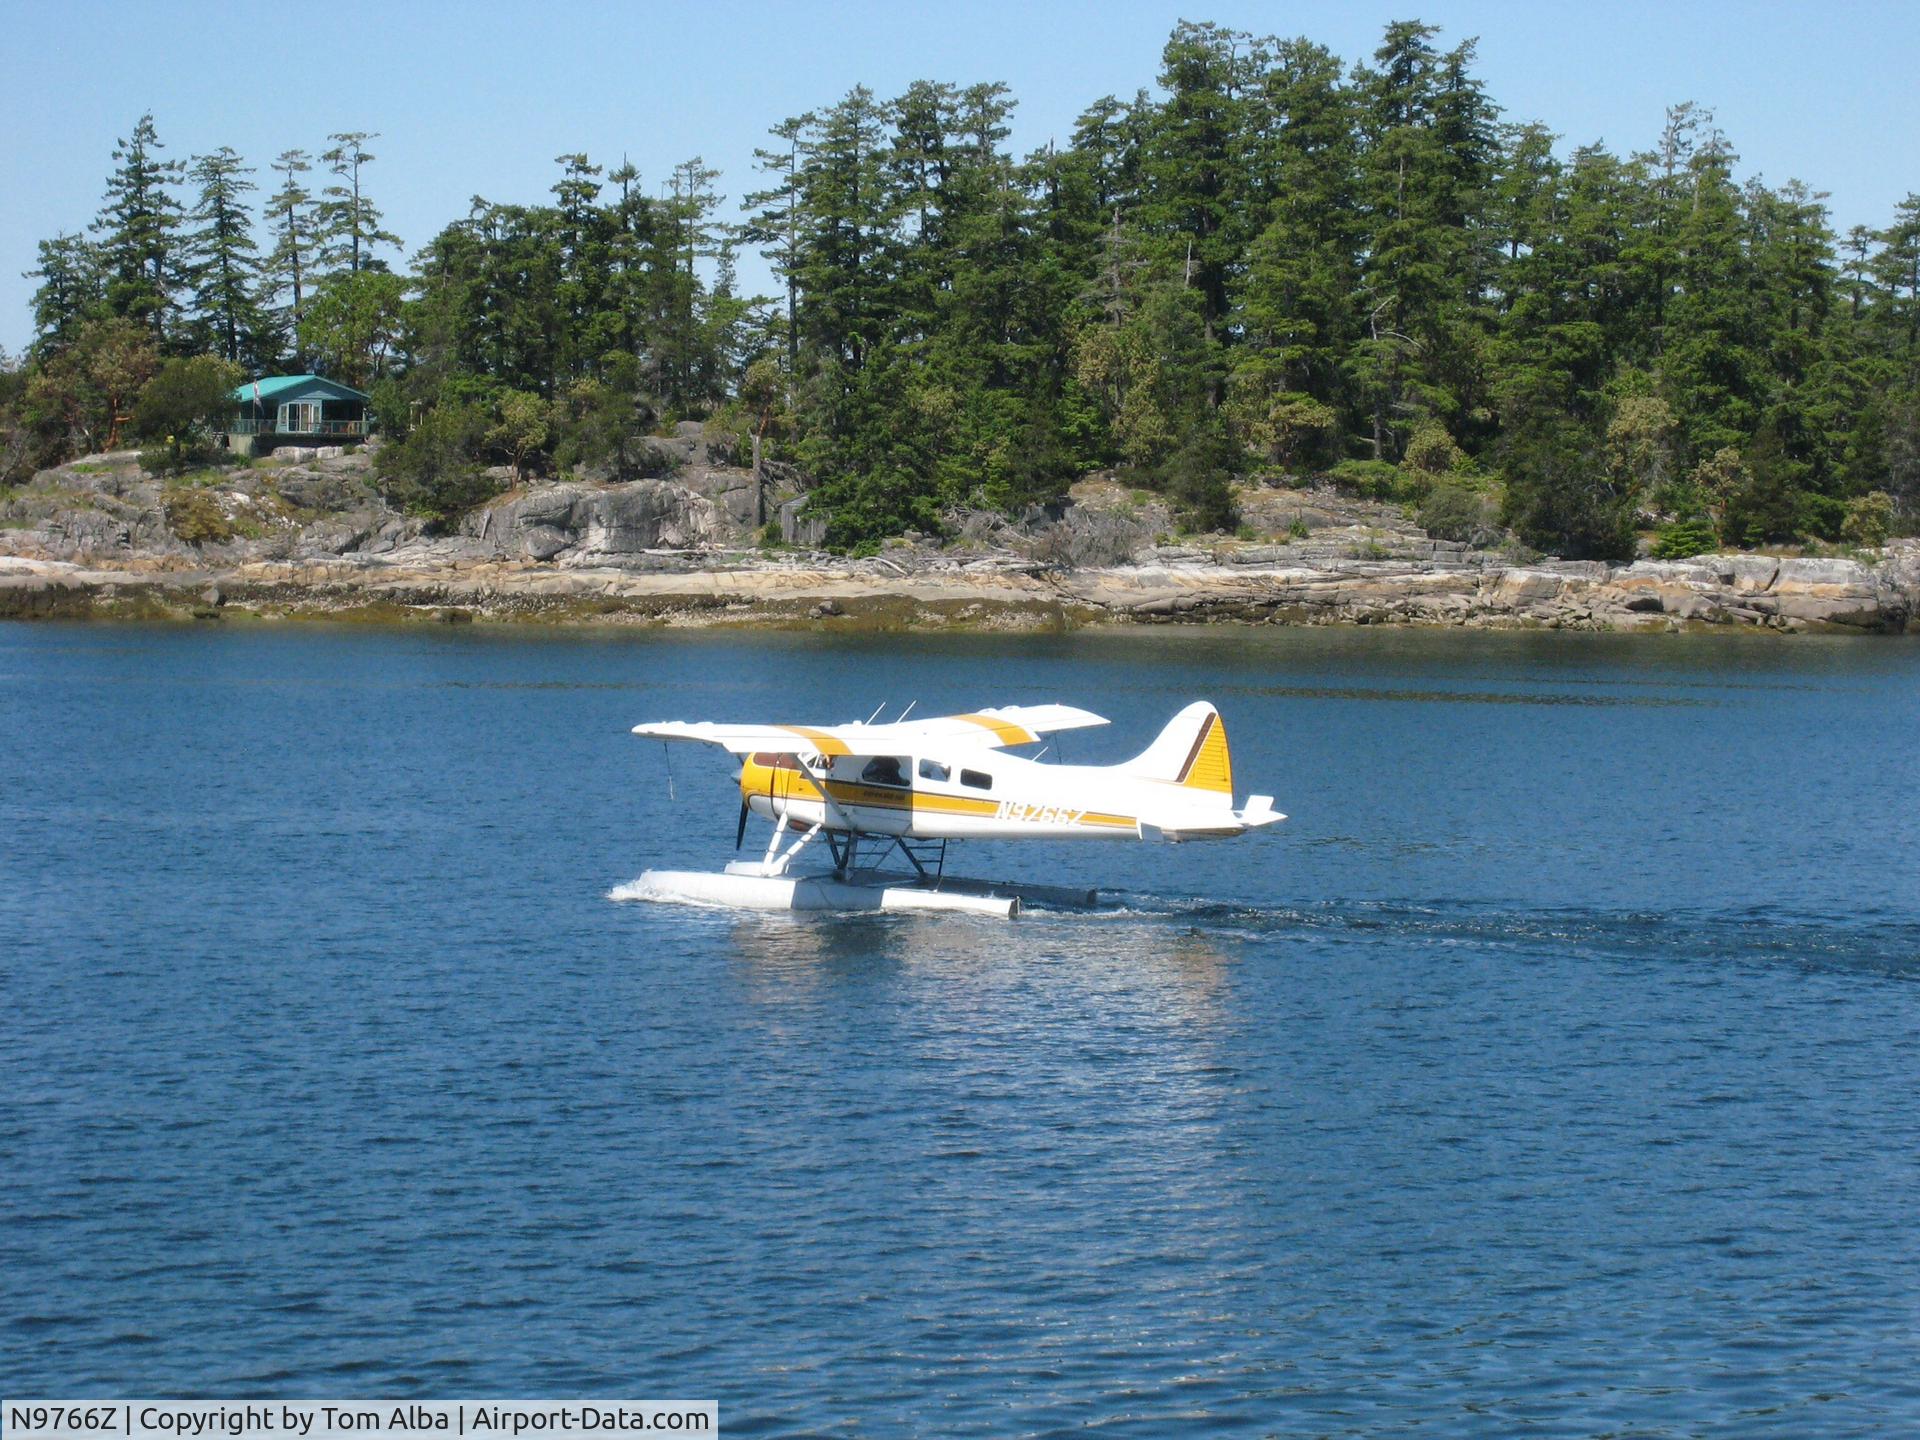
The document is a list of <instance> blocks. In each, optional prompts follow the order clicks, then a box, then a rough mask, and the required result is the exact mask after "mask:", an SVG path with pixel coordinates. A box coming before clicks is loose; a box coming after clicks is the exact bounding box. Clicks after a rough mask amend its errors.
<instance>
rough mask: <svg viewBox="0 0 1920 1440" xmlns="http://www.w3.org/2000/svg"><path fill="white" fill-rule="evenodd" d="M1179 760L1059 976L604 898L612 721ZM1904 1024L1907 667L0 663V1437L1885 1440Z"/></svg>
mask: <svg viewBox="0 0 1920 1440" xmlns="http://www.w3.org/2000/svg"><path fill="white" fill-rule="evenodd" d="M1196 697H1204V698H1207V699H1211V700H1213V701H1214V702H1215V703H1217V704H1218V705H1219V706H1220V707H1221V710H1222V712H1223V714H1224V716H1225V720H1226V725H1227V729H1228V734H1229V737H1230V739H1231V742H1232V746H1233V760H1234V766H1235V774H1236V781H1237V785H1238V788H1239V790H1240V791H1241V793H1242V794H1243V795H1244V794H1245V793H1246V791H1248V790H1249V789H1258V790H1261V791H1270V792H1272V793H1273V794H1274V795H1276V796H1277V798H1278V804H1279V806H1280V808H1281V809H1283V810H1285V811H1287V812H1289V814H1290V816H1291V818H1290V819H1289V820H1288V821H1287V822H1286V823H1285V824H1283V825H1281V826H1278V827H1276V828H1275V829H1273V830H1270V831H1267V832H1265V833H1263V834H1260V835H1257V836H1254V837H1249V838H1247V839H1244V840H1241V841H1237V842H1230V843H1225V844H1214V845H1186V846H1173V847H1149V846H1143V845H1137V844H1115V845H1091V844H1089V845H1079V846H1074V845H1057V846H1025V847H1021V846H999V847H995V846H979V847H975V848H974V849H972V850H962V849H960V848H956V849H955V851H954V854H953V859H952V860H951V861H950V864H951V865H952V867H953V868H954V869H956V870H958V871H961V872H963V873H968V874H976V875H989V876H1006V875H1022V876H1025V877H1026V878H1029V879H1034V880H1057V881H1062V882H1068V883H1078V884H1083V885H1098V886H1101V887H1102V890H1103V903H1102V905H1101V907H1100V908H1098V909H1096V910H1095V911H1093V912H1091V913H1067V912H1054V913H1049V912H1046V911H1037V912H1030V913H1028V914H1027V915H1025V916H1022V917H1021V918H1020V919H1018V920H1016V921H1014V922H1011V923H1008V922H1004V921H985V920H980V919H977V918H970V917H947V916H854V917H835V916H762V915H748V914H736V913H728V912H722V911H712V910H699V909H692V908H683V907H676V906H664V905H658V904H648V903H623V902H621V901H619V900H617V899H614V898H611V897H612V896H615V895H618V894H621V893H626V892H623V891H622V889H621V887H622V886H625V885H627V884H628V883H629V882H631V881H632V880H633V879H634V877H636V876H637V875H638V874H639V873H640V872H641V871H642V870H644V869H647V868H649V867H659V866H665V867H679V868H706V867H712V866H717V865H719V864H720V863H721V862H722V861H724V860H725V859H728V858H731V855H732V839H733V835H732V831H733V823H734V809H735V803H734V798H733V795H732V792H731V788H730V784H729V780H728V775H727V769H728V767H727V766H726V764H725V763H723V762H722V761H721V759H720V758H719V757H710V756H708V755H706V754H705V753H704V752H698V751H695V750H693V749H691V748H680V749H676V751H675V752H674V754H673V755H672V757H671V762H670V776H671V778H670V780H669V761H668V759H667V758H666V757H664V756H663V753H662V748H661V747H660V746H658V745H653V744H647V743H644V742H641V741H638V740H636V739H634V738H633V737H631V736H630V735H628V734H627V729H628V727H629V726H630V725H632V724H634V723H635V722H637V721H641V720H650V719H703V718H738V719H781V720H799V721H811V722H828V723H830V722H834V721H838V720H845V719H853V718H861V717H864V716H865V715H866V714H867V713H868V712H869V711H871V710H872V709H873V708H874V707H875V706H876V705H879V704H882V703H883V702H884V703H885V704H886V705H887V707H888V712H887V713H889V714H891V713H892V712H893V711H894V710H895V709H897V708H899V707H901V706H903V705H904V704H906V702H908V701H910V700H911V701H915V702H917V704H918V706H919V708H920V710H921V711H922V712H937V711H940V710H946V709H950V708H957V707H963V708H974V707H977V706H980V705H984V704H994V703H1020V702H1033V701H1043V700H1063V701H1069V702H1071V703H1075V704H1080V705H1085V706H1088V707H1089V708H1092V709H1095V710H1098V711H1099V712H1101V713H1103V714H1106V715H1109V716H1111V717H1112V719H1113V721H1114V724H1113V725H1112V726H1111V727H1109V728H1108V729H1106V730H1101V731H1087V732H1076V733H1073V734H1069V735H1067V736H1065V737H1064V745H1065V755H1066V757H1067V758H1069V759H1071V760H1075V761H1094V760H1112V759H1119V758H1123V757H1124V756H1126V755H1128V754H1130V753H1132V752H1134V751H1135V750H1137V749H1139V748H1141V747H1142V746H1144V744H1145V743H1146V741H1147V740H1148V739H1149V738H1150V737H1151V736H1152V734H1153V733H1154V732H1155V731H1156V730H1157V729H1158V727H1159V726H1160V724H1162V723H1163V722H1164V721H1165V719H1166V718H1168V717H1169V716H1170V715H1171V714H1172V713H1173V712H1174V711H1175V710H1176V709H1177V708H1178V707H1179V706H1180V705H1181V704H1183V703H1185V702H1186V701H1187V700H1189V699H1192V698H1196ZM763 842H764V827H763V826H760V825H759V824H757V823H756V825H755V827H754V829H753V830H752V831H750V838H749V841H748V844H749V846H753V845H756V844H759V843H763ZM1916 982H1920V645H1916V644H1914V643H1913V642H1910V641H1849V640H1835V641H1827V640H1819V639H1809V638H1801V639H1793V640H1787V641H1782V640H1779V639H1774V638H1760V637H1748V638H1742V637H1724V636H1712V637H1701V638H1694V637H1618V638H1610V637H1595V636H1559V635H1551V636H1550V635H1536V636H1524V635H1492V634H1468V633H1438V632H1432V633H1429V632H1394V631H1369V630H1347V631H1272V632H1269V631H1264V630H1262V631H1252V630H1201V629H1191V630H1186V629H1183V630H1156V631H1150V632H1145V633H1139V634H1121V635H1075V636H1067V637H1059V638H1036V637H1020V638H994V637H935V638H921V637H915V638H904V637H870V638H849V639H841V640H836V639H830V638H818V637H808V636H785V635H771V636H738V635H711V634H682V633H635V634H627V633H605V634H591V635H590V634H581V633H551V632H546V631H500V630H489V629H484V628H482V629H477V630H476V629H471V628H464V627H463V628H447V629H438V628H436V629H427V628H414V629H404V630H392V631H382V630H369V629H358V628H339V629H334V628H324V627H308V626H298V627H295V626H286V627H280V628H274V627H253V628H236V627H224V626H223V627H201V628H158V629H143V628H134V627H124V626H104V627H93V628H88V627H67V626H13V627H8V628H0V1162H4V1175H5V1183H4V1186H0V1393H5V1394H8V1395H14V1396H19V1395H23V1394H27V1393H38V1394H47V1395H59V1396H81V1395H131V1394H142V1395H148V1394H165V1395H270V1396H271V1395H278V1396H336V1395H354V1396H375V1395H381V1396H404V1395H420V1396H459V1397H483V1396H502V1397H524V1396H562V1397H574V1396H596V1395H597V1396H628V1397H663V1398H664V1397H680V1396H689V1397H695V1398H708V1397H713V1398H717V1399H718V1400H719V1402H720V1413H721V1422H722V1430H723V1433H725V1434H730V1435H803V1434H806V1435H811V1434H838V1435H862V1436H892V1435H1069V1434H1071V1435H1081V1434H1084V1433H1086V1432H1087V1431H1089V1430H1094V1431H1097V1432H1098V1433H1100V1434H1115V1435H1139V1436H1167V1435H1179V1434H1196V1435H1209V1436H1211V1435H1228V1436H1238V1435H1288V1436H1292V1435H1339V1436H1361V1435H1366V1436H1371V1435H1409V1434H1417V1435H1421V1436H1432V1435H1461V1436H1487V1435H1509V1434H1511V1435H1529V1436H1533V1435H1549V1436H1550V1435H1596V1434H1610V1435H1633V1436H1680V1435H1713V1436H1743V1437H1744V1436H1753V1435H1781V1436H1813V1435H1863V1434H1877V1435H1891V1434H1911V1433H1915V1432H1916V1431H1920V984H1916Z"/></svg>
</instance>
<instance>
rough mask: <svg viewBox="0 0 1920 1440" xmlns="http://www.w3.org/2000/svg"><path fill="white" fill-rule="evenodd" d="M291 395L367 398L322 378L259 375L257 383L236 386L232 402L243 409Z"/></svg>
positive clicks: (349, 398) (362, 394)
mask: <svg viewBox="0 0 1920 1440" xmlns="http://www.w3.org/2000/svg"><path fill="white" fill-rule="evenodd" d="M295 394H319V395H325V396H328V397H329V398H330V399H334V400H365V399H366V398H367V393H366V392H365V391H364V390H356V389H354V388H353V387H352V386H351V385H342V384H341V383H340V382H339V381H338V380H329V379H327V377H326V376H324V375H262V376H261V377H260V378H259V379H258V380H249V381H247V383H246V384H244V385H236V386H235V387H234V390H233V398H234V399H236V400H238V401H240V402H241V403H242V404H243V405H244V404H246V403H247V402H249V401H252V400H256V399H257V400H258V401H259V402H260V403H261V404H263V405H264V404H265V403H266V402H267V401H269V400H278V399H281V398H282V397H284V396H287V395H295Z"/></svg>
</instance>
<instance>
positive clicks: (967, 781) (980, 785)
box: [960, 770, 993, 790]
mask: <svg viewBox="0 0 1920 1440" xmlns="http://www.w3.org/2000/svg"><path fill="white" fill-rule="evenodd" d="M960 783H961V784H962V785H971V786H972V787H973V788H974V789H976V790H991V789H993V776H991V775H987V774H984V773H983V772H981V771H979V770H962V771H961V772H960Z"/></svg>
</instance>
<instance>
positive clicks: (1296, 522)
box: [1287, 515, 1313, 540]
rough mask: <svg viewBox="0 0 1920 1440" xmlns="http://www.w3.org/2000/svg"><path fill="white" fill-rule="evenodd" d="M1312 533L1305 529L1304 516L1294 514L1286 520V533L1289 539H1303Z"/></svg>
mask: <svg viewBox="0 0 1920 1440" xmlns="http://www.w3.org/2000/svg"><path fill="white" fill-rule="evenodd" d="M1312 533H1313V532H1312V531H1310V530H1308V529H1307V522H1306V518H1305V517H1304V516H1300V515H1296V516H1294V517H1293V519H1291V520H1289V521H1288V522H1287V535H1288V537H1289V538H1290V539H1294V540H1304V539H1306V538H1307V536H1308V535H1310V534H1312Z"/></svg>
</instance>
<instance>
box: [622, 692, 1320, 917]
mask: <svg viewBox="0 0 1920 1440" xmlns="http://www.w3.org/2000/svg"><path fill="white" fill-rule="evenodd" d="M910 709H911V707H909V710H910ZM877 717H878V712H877V711H876V712H875V714H874V715H873V716H869V717H868V718H867V719H866V720H864V721H859V722H856V723H854V724H849V725H826V726H812V725H718V724H709V723H704V722H702V723H688V722H685V721H679V720H667V721H660V722H657V723H653V724H647V725H636V726H634V727H633V733H634V734H636V735H640V736H643V737H645V738H647V739H653V740H663V741H676V740H693V741H698V742H700V743H702V744H707V745H715V746H718V747H719V748H721V749H723V750H725V751H727V752H728V753H729V754H731V755H736V756H739V757H740V760H741V764H740V772H739V783H740V818H739V824H738V826H737V827H736V829H735V833H734V848H735V849H736V850H737V849H739V848H740V845H741V844H742V842H743V841H744V840H745V837H746V830H747V819H748V817H749V816H750V815H758V816H760V817H761V818H763V819H766V820H770V821H772V822H773V833H772V835H771V837H770V838H769V839H768V841H767V848H766V853H765V854H764V855H763V856H762V857H761V858H760V859H759V860H758V861H735V862H734V863H732V864H730V865H728V866H727V868H726V870H725V872H724V873H720V874H712V873H702V872H694V871H649V872H647V873H646V874H645V875H642V876H641V877H640V882H639V885H640V891H641V893H644V894H649V895H654V896H658V897H659V898H671V899H682V900H687V901H692V902H695V903H704V904H716V905H733V906H742V907H746V908H751V909H761V910H967V911H977V912H982V913H987V914H997V915H1012V914H1016V913H1018V911H1019V909H1020V904H1021V901H1022V900H1023V899H1028V900H1047V899H1063V900H1064V899H1068V898H1071V899H1073V900H1077V901H1078V902H1080V903H1083V904H1084V903H1091V901H1092V899H1093V896H1092V894H1091V893H1090V892H1087V891H1084V890H1083V891H1079V892H1074V893H1072V895H1071V897H1069V895H1068V893H1067V892H1060V891H1056V890H1050V889H1049V888H1048V887H1044V886H1030V885H1024V884H1004V883H1002V884H986V883H984V882H980V881H969V880H961V879H957V878H954V877H950V876H948V875H947V874H946V847H947V843H948V842H949V841H952V840H971V839H996V840H1169V841H1182V840H1213V839H1222V838H1226V837H1229V836H1234V835H1243V834H1245V833H1246V832H1247V831H1249V830H1254V829H1258V828H1260V827H1261V826H1265V825H1271V824H1273V823H1275V822H1276V821H1279V820H1284V819H1286V816H1284V815H1282V814H1280V813H1279V812H1278V811H1276V810H1275V809H1274V808H1273V797H1272V796H1271V795H1254V796H1251V797H1249V799H1248V800H1247V803H1246V804H1245V805H1244V806H1241V807H1238V808H1236V807H1235V806H1234V803H1233V762H1232V758H1231V756H1230V755H1229V753H1228V750H1227V731H1226V726H1225V725H1224V724H1223V723H1222V722H1221V719H1220V712H1219V711H1217V710H1215V709H1214V708H1213V706H1211V705H1209V704H1207V703H1206V702H1205V701H1196V702H1195V703H1194V704H1192V705H1189V706H1187V707H1186V709H1184V710H1182V711H1181V712H1180V713H1179V714H1178V715H1176V716H1174V717H1173V719H1172V720H1171V721H1170V722H1169V723H1168V725H1167V727H1166V728H1165V729H1164V730H1162V731H1161V732H1160V735H1159V738H1158V739H1156V740H1155V741H1154V742H1153V743H1152V744H1151V745H1149V746H1148V747H1147V748H1146V749H1145V750H1144V751H1142V752H1141V753H1140V754H1139V755H1137V756H1135V757H1134V758H1133V759H1131V760H1127V761H1123V762H1121V763H1120V764H1118V765H1067V764H1060V763H1057V762H1056V763H1046V762H1045V761H1044V752H1042V753H1041V754H1040V755H1037V756H1034V757H1032V758H1029V757H1027V756H1023V755H1015V754H1011V753H1009V752H1010V751H1011V750H1013V749H1016V748H1018V747H1022V746H1029V745H1036V744H1038V743H1040V742H1041V741H1042V740H1043V739H1045V737H1047V736H1049V735H1053V734H1056V733H1058V732H1060V731H1064V730H1079V729H1083V728H1085V727H1087V726H1091V725H1105V724H1106V723H1107V721H1106V720H1105V719H1104V718H1103V717H1101V716H1099V715H1095V714H1093V713H1091V712H1090V711H1086V710H1079V709H1076V708H1074V707H1073V706H1071V705H1010V706H1006V707H1003V708H1000V709H993V710H979V711H975V712H972V713H970V714H965V715H941V716H936V717H929V718H923V719H918V720H909V719H907V718H905V715H904V714H903V715H902V717H901V718H899V719H896V720H892V721H886V722H880V723H876V720H877ZM822 836H824V837H825V838H826V842H827V847H828V849H829V850H830V851H831V853H832V857H833V869H832V871H831V873H822V874H815V875H795V874H793V873H791V867H792V865H793V862H794V860H795V859H796V858H797V857H798V856H799V855H800V854H801V852H803V851H804V850H806V848H807V847H808V846H809V845H811V844H812V843H813V842H814V841H815V840H816V839H819V838H820V837H822ZM789 837H791V838H789ZM874 842H877V847H876V846H875V843H874ZM863 846H867V847H869V848H868V850H867V855H868V856H870V857H871V859H872V861H873V862H874V863H873V864H864V865H863V863H862V859H863V857H862V853H861V852H862V847H863ZM889 851H897V852H898V853H899V854H900V855H902V856H904V857H905V859H906V860H907V862H908V864H909V865H910V866H911V872H910V873H907V872H902V873H899V874H895V875H888V874H884V873H882V872H881V871H879V870H878V869H877V868H875V865H876V864H877V862H878V861H879V860H882V859H884V858H885V857H886V854H887V852H889Z"/></svg>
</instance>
